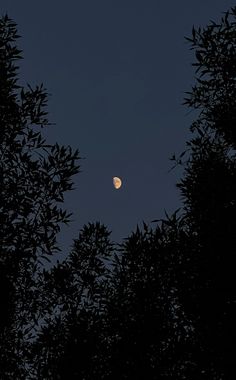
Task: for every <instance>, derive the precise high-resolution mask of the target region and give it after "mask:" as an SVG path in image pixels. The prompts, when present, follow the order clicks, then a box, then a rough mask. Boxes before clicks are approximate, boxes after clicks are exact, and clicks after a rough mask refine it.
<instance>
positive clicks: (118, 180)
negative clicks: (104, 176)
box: [113, 177, 122, 190]
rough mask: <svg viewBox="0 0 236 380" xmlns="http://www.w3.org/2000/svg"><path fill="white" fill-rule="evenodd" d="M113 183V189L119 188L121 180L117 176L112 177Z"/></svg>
mask: <svg viewBox="0 0 236 380" xmlns="http://www.w3.org/2000/svg"><path fill="white" fill-rule="evenodd" d="M113 185H114V188H115V189H117V190H118V189H119V188H120V187H121V185H122V181H121V179H120V178H119V177H113Z"/></svg>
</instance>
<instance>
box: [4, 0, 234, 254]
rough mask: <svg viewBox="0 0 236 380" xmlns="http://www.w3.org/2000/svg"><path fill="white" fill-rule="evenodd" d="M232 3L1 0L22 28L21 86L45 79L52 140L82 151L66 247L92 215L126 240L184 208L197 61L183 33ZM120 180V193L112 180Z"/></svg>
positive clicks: (64, 238)
mask: <svg viewBox="0 0 236 380" xmlns="http://www.w3.org/2000/svg"><path fill="white" fill-rule="evenodd" d="M233 5H235V2H234V1H229V0H224V1H223V0H221V1H220V0H200V1H191V0H179V1H164V0H159V1H158V0H142V1H139V0H135V1H133V0H132V1H130V0H125V1H121V0H119V1H116V0H114V1H113V0H107V1H104V0H99V1H98V0H86V1H85V0H84V1H80V0H78V1H66V2H65V1H54V0H51V1H48V0H47V1H46V0H41V1H39V2H36V1H31V2H30V1H28V0H21V1H19V0H2V1H1V6H0V9H1V14H4V13H5V12H6V11H7V12H8V15H9V17H11V18H13V19H14V20H15V21H16V23H17V24H18V29H19V33H20V35H21V36H22V38H21V40H20V41H19V45H20V48H22V49H23V55H24V61H22V63H21V73H20V78H21V84H25V83H26V82H29V83H30V84H32V85H35V84H40V83H41V82H43V83H44V85H45V87H46V88H47V89H48V91H49V93H51V94H52V96H51V97H50V99H49V112H50V121H51V122H55V123H56V125H55V126H52V127H50V130H49V131H48V138H49V140H50V141H51V142H53V141H57V142H58V143H60V144H65V145H67V144H69V145H71V146H72V147H74V148H79V150H80V152H81V155H82V156H83V157H85V160H81V166H82V167H81V169H82V173H80V174H78V175H77V176H76V177H74V180H75V184H76V190H74V191H73V192H71V193H70V194H69V195H68V196H67V197H66V206H67V207H68V208H69V209H70V210H71V211H73V213H74V217H73V218H74V222H73V223H72V224H71V226H70V227H69V228H68V227H67V228H66V229H63V236H61V238H60V240H61V241H63V246H64V247H67V246H68V245H69V244H70V243H71V241H72V238H74V237H76V235H77V231H78V230H79V228H81V227H82V226H83V224H84V223H87V222H88V221H90V222H92V221H97V220H99V221H101V222H103V223H104V224H106V225H107V226H108V228H109V229H110V230H112V231H113V234H112V237H113V239H115V240H120V239H121V238H122V237H126V236H127V235H128V234H129V233H130V232H131V231H132V230H134V229H135V227H136V225H137V223H141V222H142V220H144V221H146V222H147V223H149V222H150V221H151V220H153V219H158V218H161V217H163V216H164V209H166V210H167V212H172V211H173V210H175V209H176V208H178V207H179V206H180V197H179V194H178V191H177V189H176V188H175V183H176V181H177V180H178V178H179V176H180V172H179V171H177V170H176V171H172V172H171V173H169V172H168V170H169V169H170V167H171V162H170V161H169V157H170V156H171V155H172V153H174V152H181V151H182V150H183V148H184V144H185V140H186V138H187V136H188V128H189V125H190V122H191V115H187V114H188V110H187V109H186V108H185V107H184V106H182V105H181V102H182V101H183V97H184V91H188V90H189V89H190V87H191V85H192V84H193V80H194V76H193V70H192V68H191V65H190V64H191V62H192V61H193V59H194V57H193V55H192V52H191V51H190V50H189V46H188V44H187V43H186V42H185V40H184V36H189V35H190V34H191V29H192V26H193V24H194V25H196V26H204V25H206V24H207V23H208V22H209V20H210V19H215V20H216V19H219V18H220V17H221V13H222V12H223V11H226V10H227V9H228V8H230V7H231V6H233ZM113 176H120V177H121V178H122V180H123V186H122V188H121V189H120V190H118V191H117V190H114V188H113V186H112V177H113Z"/></svg>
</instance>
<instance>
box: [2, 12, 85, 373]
mask: <svg viewBox="0 0 236 380" xmlns="http://www.w3.org/2000/svg"><path fill="white" fill-rule="evenodd" d="M18 37H19V36H18V35H17V30H16V24H15V23H14V22H13V21H12V20H11V19H9V17H8V16H7V15H6V16H4V17H2V18H1V19H0V89H1V91H0V119H1V134H0V156H1V167H0V191H1V196H0V223H1V228H0V278H1V280H0V281H1V290H0V292H1V295H0V300H1V310H2V313H1V317H0V350H1V354H0V377H1V378H2V379H8V378H9V379H12V378H17V379H20V378H24V379H25V360H24V351H25V349H26V348H25V343H24V341H27V338H28V337H29V334H30V331H31V327H32V326H33V321H36V320H37V312H38V311H37V307H38V306H37V303H36V302H35V300H36V299H37V288H36V277H37V271H38V269H39V266H40V263H42V261H41V260H42V259H47V257H48V255H52V254H53V253H54V252H56V251H57V250H59V247H58V246H57V244H56V235H57V233H58V232H59V230H60V224H61V223H67V222H68V218H69V216H70V214H68V213H67V212H66V211H65V210H63V209H62V208H61V207H59V205H58V203H59V202H63V196H64V192H65V191H67V190H70V189H72V182H71V177H72V176H73V175H74V174H76V173H77V172H78V170H79V166H78V164H77V162H76V161H77V160H78V158H79V154H78V151H75V152H72V150H71V148H70V147H64V146H59V145H58V144H55V145H48V144H47V143H46V141H45V139H44V138H43V136H42V132H41V129H42V128H44V127H47V126H48V125H49V122H48V120H47V112H46V110H45V107H46V104H47V93H46V91H45V90H44V88H43V85H40V86H36V88H35V89H33V88H32V87H31V86H30V85H28V87H27V89H24V88H23V87H22V86H20V85H19V84H18V78H17V69H18V67H17V66H16V64H15V61H17V60H19V59H20V58H21V55H20V54H21V51H20V50H18V49H17V47H16V44H15V42H16V39H17V38H18Z"/></svg>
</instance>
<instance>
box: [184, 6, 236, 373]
mask: <svg viewBox="0 0 236 380" xmlns="http://www.w3.org/2000/svg"><path fill="white" fill-rule="evenodd" d="M235 19H236V7H234V8H232V9H231V10H230V11H229V12H226V13H225V16H224V17H222V19H221V22H220V23H219V24H218V23H215V22H211V24H210V25H209V26H207V27H206V28H205V29H201V28H198V29H195V28H193V30H192V37H191V38H187V40H188V41H189V42H190V44H191V48H192V49H194V50H195V53H196V62H195V63H194V64H193V66H195V67H196V84H195V85H194V86H193V87H192V91H191V92H189V93H188V97H187V98H186V99H185V103H186V104H187V105H188V106H189V107H191V108H194V109H197V110H198V112H199V114H198V118H197V120H196V121H194V122H193V124H192V126H191V131H192V132H193V133H194V137H193V138H192V139H190V141H188V142H187V151H186V153H187V152H188V154H189V156H188V158H187V161H186V164H185V171H184V175H183V178H182V180H181V181H180V183H179V184H178V187H179V188H180V190H181V194H182V197H183V202H184V208H185V210H184V212H185V219H186V223H187V224H188V226H189V228H190V230H191V231H192V234H193V236H196V241H197V244H196V247H195V253H194V255H192V254H191V252H190V253H189V256H190V257H189V269H188V272H187V277H189V280H188V283H189V286H188V288H187V289H188V292H186V290H185V291H184V292H183V295H184V296H183V299H182V300H183V302H184V308H185V310H186V311H188V313H191V315H192V319H193V320H194V326H195V329H196V331H197V334H198V342H199V344H198V350H197V351H195V362H196V364H197V366H198V368H201V371H202V378H207V379H208V378H214V379H222V378H223V379H233V378H235V369H234V356H235V349H234V341H235V338H236V334H235V333H236V329H235V323H234V320H235V316H236V315H235V302H236V294H235V289H236V287H235V280H234V277H235V276H234V269H233V268H234V266H233V262H234V251H235V247H236V239H235V230H236V222H235V215H236V202H235V201H236V155H235V147H236V139H235V136H236V134H235V119H236V103H235V94H236V81H235V78H236V66H235V62H236V21H235ZM186 280H187V278H186ZM191 283H192V285H191ZM185 297H186V298H185ZM204 376H205V377H204Z"/></svg>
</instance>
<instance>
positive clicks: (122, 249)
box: [0, 7, 236, 380]
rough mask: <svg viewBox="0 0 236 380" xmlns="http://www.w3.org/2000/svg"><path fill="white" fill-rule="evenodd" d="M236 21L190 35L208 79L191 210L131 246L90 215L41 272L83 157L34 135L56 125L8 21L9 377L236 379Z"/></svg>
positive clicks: (188, 167)
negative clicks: (22, 77)
mask: <svg viewBox="0 0 236 380" xmlns="http://www.w3.org/2000/svg"><path fill="white" fill-rule="evenodd" d="M235 19H236V7H234V8H232V9H231V10H230V11H229V12H226V14H225V16H224V17H223V18H222V19H221V22H220V23H219V24H217V23H215V22H211V24H210V25H209V26H207V27H206V28H205V29H201V28H199V29H195V28H193V30H192V37H191V38H187V40H188V41H189V42H190V45H191V49H194V50H195V51H196V62H195V63H194V64H193V65H194V67H196V84H195V85H194V86H193V87H192V90H191V92H188V94H187V97H186V99H185V104H186V105H187V106H189V107H191V108H194V109H197V110H198V117H197V119H196V120H195V121H194V122H193V124H192V125H191V127H190V129H191V132H192V138H190V140H189V141H187V147H186V150H185V151H184V152H183V153H181V155H180V157H179V159H178V160H176V159H175V156H173V160H174V161H175V160H176V163H180V164H181V163H182V158H183V157H184V156H185V162H184V163H182V164H183V169H184V172H183V177H182V179H181V180H180V181H179V183H178V184H177V187H178V188H179V190H180V193H181V196H182V200H183V208H182V209H181V210H177V211H176V212H174V213H173V215H171V216H169V215H167V214H166V217H165V219H163V220H158V221H155V222H157V225H156V227H155V228H154V227H153V228H151V227H149V226H148V225H146V224H145V223H143V227H142V229H140V228H137V230H136V231H135V232H134V233H132V234H131V235H130V236H129V237H128V238H126V239H124V240H123V242H122V243H120V244H118V245H115V244H114V243H113V242H112V241H111V239H110V232H109V231H108V230H107V228H106V227H105V226H104V225H102V224H100V223H96V224H93V223H89V224H88V225H85V226H84V227H83V229H82V230H81V231H80V234H79V236H78V238H77V239H75V240H74V245H73V247H72V250H71V252H70V254H69V256H68V257H67V258H66V259H65V260H64V261H63V262H61V263H59V262H57V264H56V265H55V266H54V267H52V268H51V269H50V270H46V269H44V270H43V271H41V272H39V271H38V272H36V271H37V267H38V263H39V258H40V257H42V256H45V254H46V255H47V254H51V253H53V251H54V250H55V249H56V248H57V247H56V245H55V242H56V240H55V237H56V233H57V232H58V231H59V223H61V222H66V221H67V220H66V219H67V217H68V216H67V214H66V213H65V211H62V210H61V209H60V208H58V207H57V202H63V193H64V191H66V190H69V189H70V188H71V182H70V178H71V176H72V175H73V174H75V172H77V171H78V166H76V165H75V160H76V159H77V158H78V152H76V153H74V154H72V152H71V150H70V149H69V150H67V149H66V148H65V147H61V148H60V147H59V146H58V145H57V144H56V145H55V146H49V145H46V144H45V141H44V140H42V138H41V137H40V136H41V134H40V133H39V132H37V133H36V132H35V128H36V127H38V126H44V125H47V124H48V122H47V119H46V114H45V113H44V112H45V111H43V106H44V104H45V103H44V102H45V100H46V94H45V92H44V90H43V88H42V87H38V88H36V90H32V89H31V88H30V87H29V89H28V90H27V91H26V90H21V91H18V90H19V88H18V87H14V86H16V82H14V81H12V80H13V79H12V78H15V77H14V75H13V76H11V75H10V73H11V70H13V71H12V73H14V70H15V69H14V68H13V66H9V62H12V59H13V58H14V57H15V56H16V57H18V53H19V52H17V51H16V50H14V47H12V46H11V44H10V42H11V38H13V37H16V36H15V35H14V33H15V24H12V21H10V20H9V19H8V18H7V17H6V18H4V19H3V20H2V21H1V24H0V26H1V29H0V31H1V33H2V34H0V35H2V41H4V38H5V37H4V36H5V35H7V33H6V31H7V30H11V31H12V33H13V32H14V33H13V37H9V36H8V39H9V40H8V42H6V43H8V45H4V43H2V45H1V46H8V47H7V48H5V50H4V48H3V52H4V51H5V53H4V54H5V55H4V54H3V53H2V50H0V52H1V54H2V55H1V61H0V62H1V65H2V66H1V67H2V69H1V72H2V73H4V75H2V76H1V78H0V81H1V86H2V88H3V91H5V96H4V99H2V98H0V99H1V103H0V107H1V108H0V110H1V118H2V120H3V127H2V128H3V131H4V133H3V135H2V136H3V139H2V144H1V149H2V151H1V153H2V157H3V161H2V163H3V164H2V166H1V170H2V174H3V175H2V176H1V178H2V179H3V181H4V182H2V187H1V192H2V199H3V200H4V202H3V203H2V204H1V209H0V210H1V213H2V214H1V218H2V219H1V223H2V230H1V232H0V233H1V234H2V236H1V261H0V270H1V288H2V287H4V288H5V289H6V290H7V291H6V292H5V293H3V292H2V293H1V299H0V300H1V302H2V303H3V304H4V305H5V308H4V313H2V316H1V318H2V319H1V330H0V331H1V337H4V336H5V337H6V334H7V336H8V341H7V343H6V339H5V341H4V342H5V343H4V344H2V346H1V371H2V373H1V376H2V378H9V379H10V378H12V377H13V374H14V378H17V379H20V378H22V379H23V378H26V377H27V376H28V377H27V378H30V379H44V380H47V379H48V380H49V379H50V380H53V379H68V378H69V379H78V378H79V379H80V378H81V379H86V380H89V379H106V380H108V379H109V380H110V379H112V380H115V379H132V378H135V379H146V378H147V379H153V380H156V379H163V378H165V379H174V380H182V379H188V380H196V379H206V380H209V379H212V380H223V379H224V380H231V379H232V380H233V379H234V378H235V375H236V374H235V366H234V356H235V355H234V354H235V350H234V342H235V338H236V334H235V332H236V329H235V322H234V321H235V317H236V315H235V302H236V294H235V280H234V278H235V276H234V266H233V258H234V251H235V246H236V244H235V243H236V241H235V230H236V222H235V220H236V218H235V214H236V210H235V205H236V202H235V196H236V160H235V158H236V157H235V144H236V139H235V119H236V108H235V94H236V87H235V86H236V82H235V77H236V66H235V62H236V21H235ZM10 24H12V26H11V25H10ZM11 28H12V29H11ZM4 33H5V34H4ZM13 40H14V38H13ZM0 41H1V40H0ZM0 48H1V47H0ZM11 49H12V50H11ZM7 52H8V53H7ZM9 52H11V54H12V55H10V57H11V59H9V57H8V56H7V54H9ZM14 54H15V55H14ZM2 57H3V58H2ZM7 57H8V58H7ZM2 62H3V63H2ZM4 65H5V66H4ZM7 65H8V66H9V67H8V66H7ZM4 70H5V71H4ZM17 91H18V92H17ZM2 93H3V92H2ZM17 94H18V97H17ZM0 96H1V95H0ZM17 99H18V100H17ZM37 104H39V106H38V105H37ZM8 111H9V112H8ZM32 127H33V129H32ZM33 131H34V132H33ZM38 133H39V134H38ZM35 134H36V135H35ZM38 139H39V141H38ZM3 183H4V186H3ZM36 274H37V277H36ZM19 289H20V291H19ZM19 321H20V323H21V325H20V324H19V323H18V322H19ZM17 323H18V324H17ZM21 326H23V327H24V328H26V327H28V331H26V330H24V329H23V328H22V327H21ZM31 330H32V331H33V332H34V336H31V340H29V339H27V338H29V333H30V331H31ZM19 333H20V334H22V336H21V337H20V338H19V337H18V336H17V334H19ZM4 334H5V335H4ZM2 341H3V340H2ZM18 342H20V344H18ZM12 347H14V349H12ZM18 347H19V348H18ZM17 350H18V351H17ZM23 350H24V351H23ZM17 355H18V359H17ZM9 358H10V359H9ZM23 358H24V359H25V360H24V361H23ZM24 363H27V367H24V366H23V364H24Z"/></svg>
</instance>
